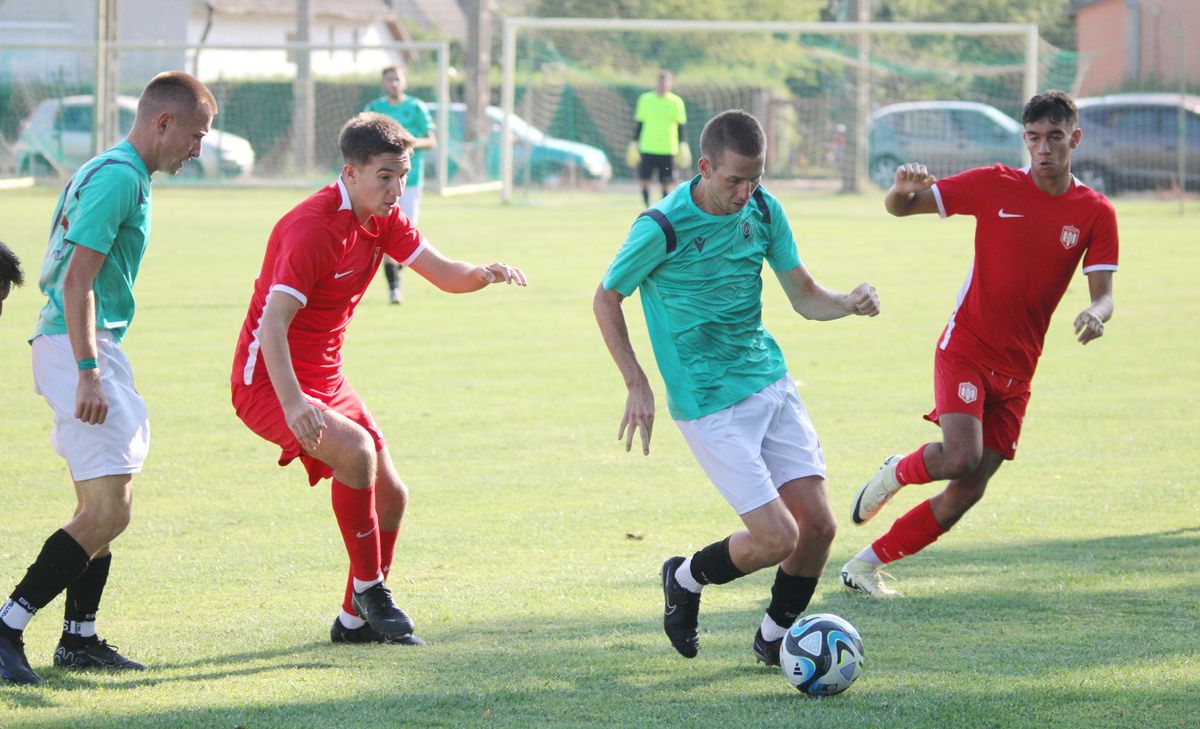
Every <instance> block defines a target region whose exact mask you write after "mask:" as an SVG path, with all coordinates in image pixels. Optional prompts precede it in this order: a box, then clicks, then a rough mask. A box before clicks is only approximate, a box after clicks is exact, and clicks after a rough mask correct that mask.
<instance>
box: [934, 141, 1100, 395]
mask: <svg viewBox="0 0 1200 729" xmlns="http://www.w3.org/2000/svg"><path fill="white" fill-rule="evenodd" d="M933 193H934V197H935V198H936V199H937V204H938V211H939V213H940V214H941V216H942V217H948V216H950V215H959V214H962V215H973V216H975V260H974V262H973V264H972V265H971V271H970V273H969V274H968V276H967V281H966V283H965V284H963V288H962V291H960V292H959V296H958V303H957V305H956V307H955V309H954V313H953V314H951V316H950V321H949V323H947V324H946V328H945V330H944V331H943V333H942V338H941V340H940V342H939V343H938V346H939V347H941V348H942V349H944V350H946V351H948V352H953V353H956V354H960V355H962V356H965V357H967V358H968V359H970V360H972V361H974V362H976V363H978V364H980V365H986V366H987V367H988V368H990V369H993V370H995V371H997V372H1001V373H1003V374H1005V375H1008V376H1009V377H1014V378H1016V379H1019V380H1031V379H1033V372H1034V369H1035V368H1036V367H1037V361H1038V357H1039V356H1041V354H1042V343H1043V342H1044V341H1045V338H1046V329H1047V328H1048V327H1049V326H1050V316H1051V315H1052V314H1053V313H1054V309H1055V308H1057V307H1058V302H1059V301H1060V300H1062V297H1063V294H1064V293H1066V290H1067V284H1069V283H1070V281H1071V276H1072V274H1073V273H1074V272H1075V269H1076V267H1077V266H1078V265H1079V261H1080V259H1082V260H1083V273H1085V274H1086V273H1090V272H1092V271H1115V270H1117V216H1116V213H1115V212H1114V210H1113V206H1112V203H1110V202H1109V201H1108V198H1106V197H1104V196H1103V195H1101V194H1099V193H1097V192H1095V191H1094V190H1091V189H1089V188H1088V187H1086V186H1084V185H1083V184H1081V183H1080V182H1079V181H1078V180H1072V185H1071V189H1070V190H1068V191H1067V192H1066V193H1064V194H1062V195H1049V194H1047V193H1045V192H1043V191H1042V190H1041V189H1039V188H1038V186H1037V185H1036V184H1035V183H1034V181H1033V177H1032V176H1031V175H1030V174H1029V170H1028V169H1023V170H1015V169H1012V168H1011V167H1006V166H1004V165H999V164H998V165H996V166H995V167H983V168H980V169H976V170H969V171H967V172H963V173H960V174H957V175H953V176H951V177H947V178H946V179H944V180H941V181H939V182H937V183H936V184H935V185H934V186H933Z"/></svg>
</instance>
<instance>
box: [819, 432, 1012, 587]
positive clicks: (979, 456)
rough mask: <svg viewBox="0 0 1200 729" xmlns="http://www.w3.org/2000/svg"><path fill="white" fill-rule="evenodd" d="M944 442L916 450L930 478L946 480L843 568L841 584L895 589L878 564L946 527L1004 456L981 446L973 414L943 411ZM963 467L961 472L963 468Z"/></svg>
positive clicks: (964, 510)
mask: <svg viewBox="0 0 1200 729" xmlns="http://www.w3.org/2000/svg"><path fill="white" fill-rule="evenodd" d="M939 420H940V423H941V426H942V430H943V435H944V440H943V442H941V443H931V444H928V445H926V446H925V448H924V449H923V450H922V451H921V456H922V458H923V461H924V464H925V467H926V468H927V470H928V472H929V476H930V479H931V480H933V479H939V478H949V479H950V481H949V483H947V484H946V486H945V488H943V489H942V490H941V491H940V492H939V493H938V494H937V495H935V496H933V497H931V498H929V499H927V500H926V501H923V502H921V503H920V504H918V505H917V506H915V507H913V508H912V509H910V510H909V511H908V512H907V513H906V514H904V515H903V516H901V517H900V518H899V519H897V520H896V522H895V523H894V524H893V525H892V527H891V528H890V529H889V530H888V531H887V533H885V534H884V535H883V536H881V537H879V538H878V539H876V540H875V541H874V542H873V543H872V544H871V545H870V546H868V547H867V548H865V549H863V550H862V551H861V552H859V553H858V554H857V555H856V556H855V557H854V558H853V559H851V560H850V561H849V562H847V563H846V564H845V565H844V566H843V567H842V583H843V584H844V585H845V586H846V587H847V588H848V589H851V590H854V591H857V592H861V593H864V594H867V595H874V596H878V597H891V596H893V595H896V594H897V593H896V591H895V590H892V589H891V588H889V587H887V586H886V585H884V583H883V577H884V576H885V575H884V573H883V565H885V564H888V563H890V562H895V561H897V560H900V559H903V558H904V557H906V556H909V555H912V554H916V553H917V552H919V551H921V550H922V549H924V548H925V547H927V546H929V545H930V544H932V543H933V542H934V541H936V540H937V539H938V538H939V537H941V535H942V534H945V533H946V532H947V531H949V530H950V528H951V527H953V526H954V525H955V524H956V523H958V520H959V519H961V518H962V516H963V515H964V514H966V513H967V511H969V510H970V509H971V507H972V506H974V505H975V504H976V503H978V502H979V500H980V499H982V498H983V494H984V491H985V490H986V489H987V484H988V481H989V480H990V479H991V477H992V476H993V475H995V473H996V471H997V470H998V469H999V468H1000V466H1001V465H1002V464H1003V463H1004V457H1003V456H1002V455H1001V454H999V453H997V452H996V451H993V450H991V449H989V448H985V447H984V446H983V429H982V425H981V423H980V422H979V420H978V419H977V418H975V417H974V416H972V415H967V414H963V413H948V414H945V415H942V416H941V417H940V418H939ZM964 469H965V471H964Z"/></svg>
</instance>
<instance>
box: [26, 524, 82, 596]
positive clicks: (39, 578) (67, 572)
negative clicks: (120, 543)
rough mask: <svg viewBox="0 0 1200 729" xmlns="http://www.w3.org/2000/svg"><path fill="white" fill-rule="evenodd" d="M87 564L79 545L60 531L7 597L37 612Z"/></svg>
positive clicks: (44, 545)
mask: <svg viewBox="0 0 1200 729" xmlns="http://www.w3.org/2000/svg"><path fill="white" fill-rule="evenodd" d="M88 561H89V560H88V554H87V552H85V551H84V549H83V547H81V546H80V545H79V542H77V541H75V540H74V539H73V538H72V537H71V535H70V534H67V533H66V532H64V531H63V530H62V529H59V530H58V531H56V532H54V533H53V534H51V535H50V538H49V539H47V540H46V543H45V544H43V545H42V551H41V553H40V554H38V556H37V559H36V560H34V562H33V564H31V565H29V569H28V570H26V571H25V577H24V579H22V580H21V581H20V582H18V583H17V586H16V588H15V589H14V590H13V592H12V595H10V596H9V597H10V599H12V601H13V602H16V603H18V604H20V605H21V607H24V608H25V609H27V610H30V612H34V611H37V610H40V609H42V608H44V607H46V605H48V604H49V603H50V601H51V600H53V599H54V598H55V597H57V596H58V593H60V592H62V591H63V590H65V589H66V587H67V585H69V584H71V583H72V582H74V581H75V580H76V579H77V578H78V577H79V575H80V574H82V573H83V571H84V570H86V569H87V567H88Z"/></svg>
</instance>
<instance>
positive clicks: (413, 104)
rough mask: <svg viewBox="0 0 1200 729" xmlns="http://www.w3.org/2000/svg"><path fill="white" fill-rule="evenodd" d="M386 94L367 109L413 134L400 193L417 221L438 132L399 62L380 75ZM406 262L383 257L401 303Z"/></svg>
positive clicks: (391, 294)
mask: <svg viewBox="0 0 1200 729" xmlns="http://www.w3.org/2000/svg"><path fill="white" fill-rule="evenodd" d="M380 85H382V86H383V91H384V95H383V96H380V97H379V98H378V99H375V100H374V101H372V102H371V103H369V104H367V105H366V107H365V108H363V111H374V112H378V113H380V114H386V115H387V116H390V117H391V118H393V119H395V120H396V121H398V122H400V126H402V127H404V130H405V131H406V132H408V133H409V134H410V135H412V138H413V146H412V169H410V170H409V171H408V177H407V179H406V180H405V183H404V194H403V195H401V196H400V210H401V211H402V212H403V213H404V214H405V215H407V216H408V219H409V220H411V221H412V223H413V225H417V223H418V222H419V221H418V220H417V218H418V217H420V214H421V186H422V185H423V184H424V182H425V150H427V149H432V148H433V147H435V146H437V136H436V135H435V134H434V130H435V129H436V128H437V127H436V126H435V125H434V123H433V117H432V116H431V115H430V114H429V107H428V106H426V105H425V102H424V101H421V100H420V99H418V98H417V97H415V96H409V95H408V94H406V93H405V92H406V91H407V90H408V77H407V76H406V75H405V73H404V69H402V68H400V67H399V66H388V67H387V68H385V69H383V76H382V78H381V79H380ZM403 268H404V267H403V266H401V265H400V264H399V263H396V261H394V260H392V259H391V257H385V258H384V261H383V275H384V277H385V278H386V279H387V284H388V300H389V301H391V302H392V303H393V304H399V303H401V302H402V301H403V300H404V289H403V279H402V278H401V275H400V271H401V270H403Z"/></svg>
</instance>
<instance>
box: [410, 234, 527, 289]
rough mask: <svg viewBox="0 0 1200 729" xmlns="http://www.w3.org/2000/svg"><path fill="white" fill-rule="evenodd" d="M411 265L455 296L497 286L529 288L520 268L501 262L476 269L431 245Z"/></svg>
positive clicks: (432, 282) (440, 287)
mask: <svg viewBox="0 0 1200 729" xmlns="http://www.w3.org/2000/svg"><path fill="white" fill-rule="evenodd" d="M408 266H409V268H411V269H412V270H414V271H416V272H417V273H418V274H420V275H421V276H422V277H423V278H425V279H426V280H427V281H429V282H430V283H431V284H433V285H434V286H437V287H438V288H439V289H441V290H442V291H446V292H449V293H452V294H465V293H470V292H472V291H478V290H479V289H482V288H484V287H485V286H488V285H491V284H494V283H509V284H516V285H518V286H524V285H525V274H524V273H523V272H522V271H521V269H519V268H514V267H513V266H510V265H508V264H507V263H498V262H497V263H489V264H488V265H486V266H476V265H475V264H473V263H467V262H466V261H455V260H452V259H449V258H446V257H445V256H443V255H442V254H441V252H440V251H438V249H436V248H434V247H433V246H432V245H430V244H429V243H426V244H425V247H424V249H423V250H422V251H421V252H420V254H418V255H417V257H416V258H415V259H414V260H413V261H412V263H410V264H408Z"/></svg>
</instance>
